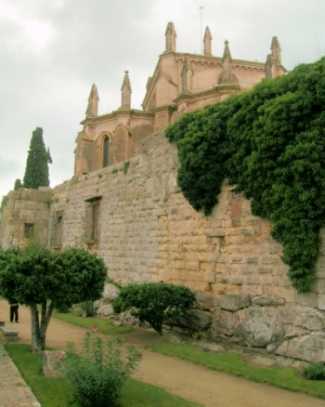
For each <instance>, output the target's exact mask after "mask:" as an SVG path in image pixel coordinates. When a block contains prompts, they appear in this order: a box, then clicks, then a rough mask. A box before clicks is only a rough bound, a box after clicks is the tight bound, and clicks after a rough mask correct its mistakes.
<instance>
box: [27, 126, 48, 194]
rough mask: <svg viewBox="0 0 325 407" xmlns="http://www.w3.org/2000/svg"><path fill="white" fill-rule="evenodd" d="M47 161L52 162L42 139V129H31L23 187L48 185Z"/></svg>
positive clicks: (35, 187)
mask: <svg viewBox="0 0 325 407" xmlns="http://www.w3.org/2000/svg"><path fill="white" fill-rule="evenodd" d="M49 163H52V158H51V155H50V150H46V147H45V144H44V140H43V129H42V128H40V127H37V128H36V129H35V130H34V131H33V135H32V139H31V142H30V146H29V150H28V156H27V163H26V169H25V176H24V187H25V188H34V189H37V188H38V187H48V186H49V184H50V182H49V166H48V164H49Z"/></svg>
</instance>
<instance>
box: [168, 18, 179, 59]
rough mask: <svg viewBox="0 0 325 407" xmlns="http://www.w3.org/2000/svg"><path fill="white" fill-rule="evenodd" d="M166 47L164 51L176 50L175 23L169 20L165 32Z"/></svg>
mask: <svg viewBox="0 0 325 407" xmlns="http://www.w3.org/2000/svg"><path fill="white" fill-rule="evenodd" d="M165 36H166V49H165V52H166V53H167V52H176V37H177V34H176V30H175V25H174V23H172V22H171V21H170V22H169V23H168V24H167V28H166V32H165Z"/></svg>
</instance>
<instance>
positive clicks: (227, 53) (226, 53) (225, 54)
mask: <svg viewBox="0 0 325 407" xmlns="http://www.w3.org/2000/svg"><path fill="white" fill-rule="evenodd" d="M222 59H223V60H225V59H227V60H231V59H232V57H231V52H230V48H229V41H228V40H226V41H225V49H224V52H223V57H222Z"/></svg>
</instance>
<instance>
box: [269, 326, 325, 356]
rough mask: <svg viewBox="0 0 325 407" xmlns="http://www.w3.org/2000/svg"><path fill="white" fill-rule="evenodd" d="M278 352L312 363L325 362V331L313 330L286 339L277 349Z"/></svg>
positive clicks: (278, 353)
mask: <svg viewBox="0 0 325 407" xmlns="http://www.w3.org/2000/svg"><path fill="white" fill-rule="evenodd" d="M276 354H277V355H281V356H286V357H289V358H293V359H299V360H304V361H306V362H311V363H317V362H323V363H325V332H313V333H311V334H309V335H305V336H302V337H298V338H293V339H289V340H287V341H284V342H283V343H282V344H281V345H280V346H279V347H278V348H277V349H276Z"/></svg>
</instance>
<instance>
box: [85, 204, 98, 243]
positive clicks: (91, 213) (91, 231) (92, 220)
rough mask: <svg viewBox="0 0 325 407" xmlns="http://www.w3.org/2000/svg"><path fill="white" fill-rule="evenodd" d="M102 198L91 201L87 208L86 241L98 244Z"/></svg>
mask: <svg viewBox="0 0 325 407" xmlns="http://www.w3.org/2000/svg"><path fill="white" fill-rule="evenodd" d="M100 203H101V197H96V198H92V199H89V200H88V201H87V208H86V240H87V243H97V242H98V240H99V226H100Z"/></svg>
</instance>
